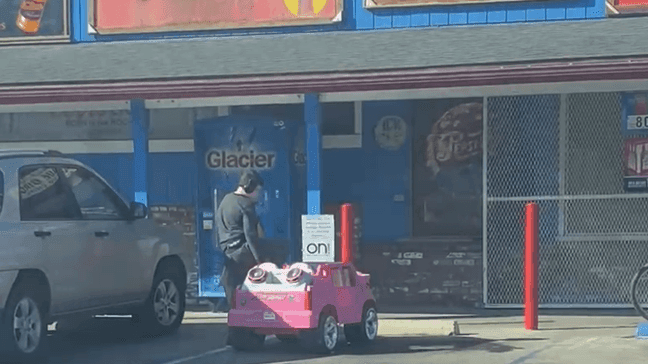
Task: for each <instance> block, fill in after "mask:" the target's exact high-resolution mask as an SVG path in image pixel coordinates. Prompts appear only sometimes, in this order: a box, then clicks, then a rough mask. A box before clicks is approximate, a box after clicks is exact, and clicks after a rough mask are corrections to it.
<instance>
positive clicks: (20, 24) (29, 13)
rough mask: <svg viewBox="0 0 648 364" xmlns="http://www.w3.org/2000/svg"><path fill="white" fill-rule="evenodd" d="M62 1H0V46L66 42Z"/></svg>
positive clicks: (64, 7) (66, 18) (66, 23)
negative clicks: (23, 43) (53, 41)
mask: <svg viewBox="0 0 648 364" xmlns="http://www.w3.org/2000/svg"><path fill="white" fill-rule="evenodd" d="M67 14H68V9H67V1H66V0H0V44H2V43H21V42H45V41H51V40H59V41H60V40H66V39H68V35H69V33H68V30H67V29H68V26H67V25H68V22H67V20H68V17H67Z"/></svg>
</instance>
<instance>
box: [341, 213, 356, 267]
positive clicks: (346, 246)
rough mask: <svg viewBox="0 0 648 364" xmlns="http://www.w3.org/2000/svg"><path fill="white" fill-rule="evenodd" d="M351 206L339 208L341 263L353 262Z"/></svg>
mask: <svg viewBox="0 0 648 364" xmlns="http://www.w3.org/2000/svg"><path fill="white" fill-rule="evenodd" d="M352 247H353V205H351V204H349V203H345V204H343V205H342V206H340V258H341V260H342V263H350V262H352V261H353V250H352Z"/></svg>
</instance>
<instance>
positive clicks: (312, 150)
mask: <svg viewBox="0 0 648 364" xmlns="http://www.w3.org/2000/svg"><path fill="white" fill-rule="evenodd" d="M304 121H305V122H306V190H307V193H306V213H307V214H308V215H319V214H320V213H321V210H322V207H321V197H320V196H321V191H322V188H321V187H322V164H321V163H320V161H321V156H322V132H321V125H322V105H321V104H320V101H319V95H318V94H306V95H305V97H304Z"/></svg>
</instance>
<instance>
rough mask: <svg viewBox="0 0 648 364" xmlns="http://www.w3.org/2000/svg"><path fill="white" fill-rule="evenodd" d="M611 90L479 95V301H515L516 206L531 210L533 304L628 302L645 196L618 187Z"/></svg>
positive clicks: (520, 228)
mask: <svg viewBox="0 0 648 364" xmlns="http://www.w3.org/2000/svg"><path fill="white" fill-rule="evenodd" d="M620 120H621V97H620V94H618V93H583V94H571V95H563V96H561V95H534V96H514V97H490V98H488V100H487V125H486V129H487V133H486V136H487V138H488V139H487V143H486V144H487V156H486V166H487V168H486V170H485V173H486V198H487V208H486V214H485V216H484V219H485V221H484V222H485V226H486V235H485V237H486V249H485V255H486V258H485V259H486V261H485V262H486V277H485V303H486V305H487V306H491V307H497V306H502V307H505V306H508V307H518V306H519V307H521V306H522V303H523V291H522V287H523V252H524V223H523V221H524V220H523V219H524V205H525V204H526V203H528V202H531V201H534V202H537V203H538V204H539V208H540V222H539V227H540V241H539V244H540V252H539V254H540V255H539V262H540V266H539V274H540V276H539V278H540V281H539V301H540V305H541V306H542V307H564V306H569V307H593V306H600V307H613V306H624V307H625V306H628V307H630V306H631V304H630V294H629V293H630V289H629V288H630V287H629V284H630V280H631V278H632V275H633V274H634V272H635V271H636V270H637V269H638V268H639V267H640V266H641V265H642V264H644V263H646V262H648V218H647V217H646V216H648V196H646V195H641V194H628V193H626V192H625V191H624V189H623V175H624V165H623V140H624V137H623V135H622V134H621V126H620Z"/></svg>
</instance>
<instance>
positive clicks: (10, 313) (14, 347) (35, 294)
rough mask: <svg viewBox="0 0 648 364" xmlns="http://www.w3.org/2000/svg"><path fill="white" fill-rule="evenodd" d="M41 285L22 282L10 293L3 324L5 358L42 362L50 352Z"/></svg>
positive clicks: (1, 336)
mask: <svg viewBox="0 0 648 364" xmlns="http://www.w3.org/2000/svg"><path fill="white" fill-rule="evenodd" d="M39 288H40V287H38V286H35V285H31V284H20V285H19V286H17V287H16V288H15V289H14V291H13V292H12V293H11V295H10V296H9V299H8V301H7V305H6V306H5V310H4V314H3V317H2V321H1V326H0V340H1V341H2V342H1V343H0V347H1V349H0V351H1V352H2V357H3V359H9V360H16V361H18V362H21V363H40V362H42V359H43V358H44V357H45V355H46V352H47V314H46V308H45V304H44V303H43V300H42V299H40V297H41V294H40V292H39V291H40V290H39Z"/></svg>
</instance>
